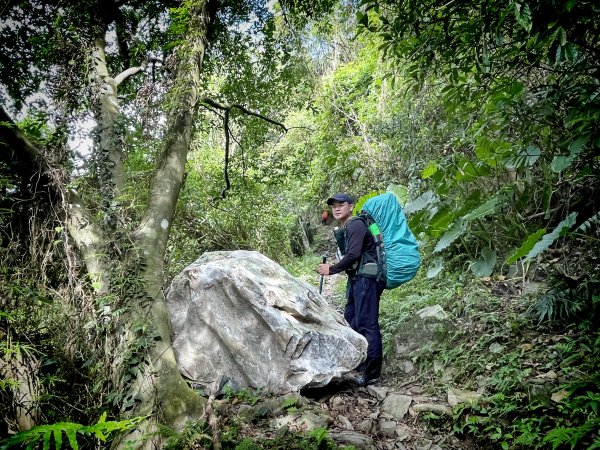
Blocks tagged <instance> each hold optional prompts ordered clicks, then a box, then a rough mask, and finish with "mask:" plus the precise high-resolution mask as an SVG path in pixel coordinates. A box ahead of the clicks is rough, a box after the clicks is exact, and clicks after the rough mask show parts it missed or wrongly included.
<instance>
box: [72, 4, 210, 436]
mask: <svg viewBox="0 0 600 450" xmlns="http://www.w3.org/2000/svg"><path fill="white" fill-rule="evenodd" d="M206 3H207V2H206V1H204V0H199V1H198V2H197V4H196V5H194V6H193V7H192V8H191V9H190V13H191V14H192V17H191V22H190V26H189V30H188V33H187V35H186V40H185V42H184V43H183V44H182V47H181V48H180V49H179V51H178V54H177V69H176V73H175V79H174V84H173V88H172V91H171V93H170V94H169V98H168V100H167V104H169V105H171V106H170V110H169V111H168V116H167V125H166V132H165V138H164V142H163V147H162V152H161V155H160V157H159V158H158V164H157V168H156V171H155V174H154V177H153V179H152V183H151V186H150V192H149V196H148V203H147V206H146V209H145V212H144V214H143V216H142V219H141V221H140V223H139V225H138V226H137V227H136V228H135V230H134V231H133V232H132V233H131V234H130V235H128V238H127V239H128V240H129V242H130V243H133V245H132V246H131V248H130V249H129V250H127V251H126V252H124V253H123V254H122V255H120V257H119V258H118V259H117V260H116V261H115V255H114V254H111V250H110V248H109V247H110V246H109V245H108V243H110V242H111V240H112V239H113V236H112V235H111V233H112V232H113V231H114V230H115V227H116V225H117V224H118V218H119V217H121V216H123V215H124V214H125V213H126V212H125V211H121V210H119V207H120V205H119V201H118V196H119V193H120V190H121V188H122V186H123V183H124V172H123V166H122V150H123V149H122V145H123V139H122V137H121V135H120V131H119V125H118V122H119V120H118V117H119V114H120V111H119V105H118V95H117V94H118V93H117V89H118V86H119V84H120V82H121V81H123V79H124V77H125V76H127V75H130V74H133V73H135V72H136V70H135V69H129V70H128V71H126V72H124V73H123V74H121V75H119V76H116V77H114V78H112V77H111V76H110V74H109V73H108V70H107V65H106V62H105V59H104V58H105V55H104V45H105V44H104V40H103V39H96V40H95V51H94V66H95V70H96V77H95V78H96V84H97V85H98V86H100V89H99V90H98V92H99V97H98V108H97V121H98V124H99V130H98V135H97V142H96V146H97V151H98V152H99V153H98V157H97V162H99V163H100V167H99V169H98V173H99V175H100V177H101V178H102V180H101V185H102V195H103V199H104V206H105V208H106V210H105V216H104V221H103V223H97V222H96V223H95V222H94V220H93V217H92V215H91V214H90V213H88V212H86V210H85V208H84V207H83V206H82V205H81V204H80V202H78V200H77V196H76V194H75V193H71V197H70V199H69V200H70V201H71V205H72V208H71V215H70V218H69V228H70V232H71V235H72V237H73V238H74V240H75V242H76V243H77V245H78V248H79V249H80V252H81V254H82V256H83V258H84V261H85V263H86V267H87V270H88V273H89V274H90V275H91V276H92V279H93V280H94V281H95V287H96V292H97V294H98V295H105V294H106V293H110V294H112V295H115V294H118V295H120V296H121V298H120V299H119V301H120V305H124V306H125V307H124V310H125V313H124V314H123V315H122V316H121V317H120V318H119V319H118V325H117V326H116V327H115V330H114V336H113V340H112V342H113V343H114V344H113V348H112V349H110V350H109V351H110V352H114V361H115V363H114V368H113V371H114V373H113V374H112V380H113V383H114V386H115V387H116V389H118V390H119V391H120V392H119V394H120V395H119V397H120V398H122V399H123V401H122V403H121V408H122V414H123V416H126V417H135V416H147V417H148V420H146V421H144V422H142V423H141V426H140V428H139V429H138V430H136V431H135V432H134V433H131V434H129V435H127V436H123V437H122V439H120V440H119V442H117V443H116V444H115V445H116V446H121V445H125V443H127V447H128V448H130V447H131V442H132V441H133V442H134V443H135V444H134V446H135V447H136V448H156V446H157V445H159V444H160V441H161V437H160V436H159V435H158V433H157V430H158V428H157V426H156V425H157V424H158V423H162V424H165V425H168V426H170V427H173V428H175V429H180V428H182V427H183V426H184V425H185V424H186V422H187V421H188V420H193V419H198V418H199V417H200V415H201V414H202V413H203V410H204V400H203V399H202V398H201V397H200V396H198V395H197V394H196V393H195V392H194V391H193V390H192V389H190V388H189V387H188V385H187V384H186V383H185V381H184V380H183V379H182V377H181V375H180V373H179V370H178V367H177V363H176V360H175V356H174V353H173V350H172V347H171V333H170V322H169V317H168V314H167V308H166V304H165V298H164V294H163V285H162V283H163V279H164V277H163V261H164V256H165V252H166V248H167V242H168V239H169V232H170V230H171V223H172V220H173V216H174V213H175V206H176V203H177V199H178V197H179V192H180V189H181V184H182V181H183V176H184V170H185V164H186V159H187V153H188V149H189V147H190V141H191V138H192V129H193V120H194V117H195V115H196V112H197V104H198V92H199V86H200V73H201V70H202V63H203V58H204V54H205V48H206V35H207V31H208V26H209V21H210V18H209V14H208V12H207V5H206ZM139 70H141V68H138V70H137V71H139ZM113 214H114V216H113ZM107 217H108V219H109V220H106V218H107ZM112 219H116V221H115V220H112ZM117 266H118V267H120V268H121V269H120V270H121V272H126V273H127V274H128V277H129V279H127V280H125V282H126V284H127V286H128V287H127V289H126V290H123V289H119V288H118V287H117V286H115V284H116V283H114V280H113V277H112V275H111V273H112V272H111V270H113V271H114V269H115V267H117ZM123 268H126V269H127V270H123ZM111 283H112V285H111Z"/></svg>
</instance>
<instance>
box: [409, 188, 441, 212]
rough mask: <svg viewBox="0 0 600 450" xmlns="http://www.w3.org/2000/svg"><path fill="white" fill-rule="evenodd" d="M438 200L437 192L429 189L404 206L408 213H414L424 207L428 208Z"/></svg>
mask: <svg viewBox="0 0 600 450" xmlns="http://www.w3.org/2000/svg"><path fill="white" fill-rule="evenodd" d="M436 200H437V198H436V196H435V194H434V193H433V191H427V192H425V193H423V194H421V195H420V196H418V197H417V198H416V199H414V200H413V201H412V202H410V203H409V204H408V205H406V206H405V207H404V212H405V213H406V214H412V213H414V212H416V211H420V210H422V209H425V208H427V207H428V206H429V205H431V204H432V203H434V202H435V201H436Z"/></svg>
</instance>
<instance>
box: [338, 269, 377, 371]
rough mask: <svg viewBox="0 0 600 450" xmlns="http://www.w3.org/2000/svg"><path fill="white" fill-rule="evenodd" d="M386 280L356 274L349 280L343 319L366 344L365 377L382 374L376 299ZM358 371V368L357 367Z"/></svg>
mask: <svg viewBox="0 0 600 450" xmlns="http://www.w3.org/2000/svg"><path fill="white" fill-rule="evenodd" d="M384 288H385V283H384V282H382V281H376V280H373V279H370V278H365V277H361V276H356V277H354V278H352V279H351V280H350V281H349V286H348V295H347V303H346V307H345V309H344V318H345V319H346V321H347V322H348V323H349V324H350V326H351V327H352V329H353V330H354V331H356V332H357V333H360V334H361V335H363V336H364V337H365V339H366V340H367V343H368V347H367V360H366V361H365V365H364V373H365V376H366V378H367V379H371V378H378V377H379V376H380V375H381V362H382V357H383V350H382V344H381V330H380V329H379V299H380V298H381V294H382V292H383V289H384ZM359 370H360V369H359Z"/></svg>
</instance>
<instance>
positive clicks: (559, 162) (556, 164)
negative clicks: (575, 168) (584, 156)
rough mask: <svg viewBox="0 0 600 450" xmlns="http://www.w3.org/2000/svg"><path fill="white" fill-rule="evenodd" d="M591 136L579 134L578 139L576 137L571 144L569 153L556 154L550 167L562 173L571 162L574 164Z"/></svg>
mask: <svg viewBox="0 0 600 450" xmlns="http://www.w3.org/2000/svg"><path fill="white" fill-rule="evenodd" d="M589 138H590V136H589V135H588V134H586V135H582V136H579V137H578V138H577V139H575V140H574V141H573V142H571V143H570V144H569V154H568V155H557V156H555V157H554V158H553V159H552V163H551V164H550V168H551V169H552V171H553V172H555V173H560V172H562V171H563V170H565V169H566V168H567V167H569V166H570V165H571V164H573V161H575V158H576V157H577V155H578V154H579V153H581V150H583V148H584V147H585V144H587V141H588V140H589Z"/></svg>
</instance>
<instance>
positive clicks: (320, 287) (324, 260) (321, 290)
mask: <svg viewBox="0 0 600 450" xmlns="http://www.w3.org/2000/svg"><path fill="white" fill-rule="evenodd" d="M321 258H322V261H323V264H325V263H326V262H327V256H325V255H323V256H322V257H321ZM322 292H323V275H321V282H320V283H319V295H321V293H322Z"/></svg>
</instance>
